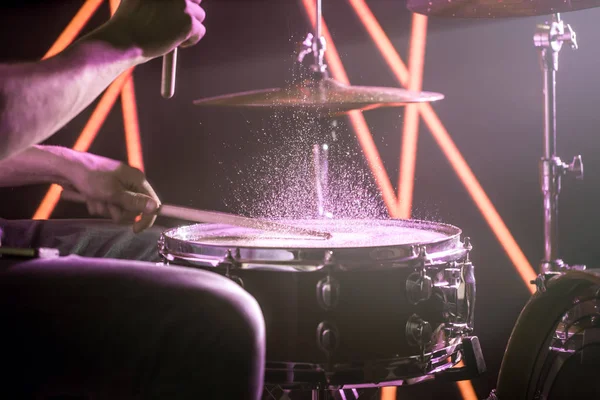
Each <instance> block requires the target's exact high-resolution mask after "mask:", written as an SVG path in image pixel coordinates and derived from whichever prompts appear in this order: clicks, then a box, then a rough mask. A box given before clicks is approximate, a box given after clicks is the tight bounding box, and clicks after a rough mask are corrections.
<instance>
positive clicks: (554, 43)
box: [534, 13, 583, 274]
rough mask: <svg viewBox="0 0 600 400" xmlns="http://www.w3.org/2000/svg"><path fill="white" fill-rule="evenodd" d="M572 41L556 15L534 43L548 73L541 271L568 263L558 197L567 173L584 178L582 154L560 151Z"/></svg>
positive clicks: (574, 45)
mask: <svg viewBox="0 0 600 400" xmlns="http://www.w3.org/2000/svg"><path fill="white" fill-rule="evenodd" d="M563 43H568V44H569V45H570V46H571V47H572V48H577V41H576V37H575V32H573V30H572V29H571V27H570V26H569V25H565V24H564V23H563V21H562V20H561V19H560V14H558V13H557V14H554V15H553V18H552V22H547V23H545V24H540V25H538V26H537V30H536V33H535V35H534V44H535V46H536V47H537V48H538V50H539V51H540V61H541V63H540V64H541V68H542V72H543V74H544V81H543V91H544V154H543V157H542V158H541V160H540V164H539V167H540V168H539V171H540V187H541V191H542V195H543V212H544V258H543V260H542V262H541V265H540V273H541V274H545V273H549V272H556V271H558V270H559V269H561V268H563V267H564V266H565V265H564V262H563V261H562V260H561V259H560V258H559V257H558V196H559V194H560V189H561V178H562V176H563V175H565V174H566V173H567V172H575V173H577V174H578V176H577V177H578V178H579V179H581V178H582V177H583V164H582V163H581V156H577V157H575V159H574V160H573V163H571V164H566V163H564V162H563V161H562V160H561V159H560V158H559V157H558V156H557V154H556V71H557V70H558V53H559V51H560V49H561V47H562V45H563Z"/></svg>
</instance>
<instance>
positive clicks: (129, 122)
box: [109, 0, 144, 171]
mask: <svg viewBox="0 0 600 400" xmlns="http://www.w3.org/2000/svg"><path fill="white" fill-rule="evenodd" d="M120 3H121V0H110V2H109V5H110V13H111V15H112V14H114V13H115V12H116V11H117V8H118V7H119V4H120ZM121 106H122V108H123V125H124V128H125V145H126V146H127V160H128V162H129V165H131V166H132V167H136V168H138V169H140V170H142V171H143V170H144V156H143V153H142V140H141V135H140V125H139V121H138V112H137V104H136V100H135V85H134V83H133V75H132V76H130V77H129V79H128V80H127V82H125V85H124V86H123V90H122V92H121Z"/></svg>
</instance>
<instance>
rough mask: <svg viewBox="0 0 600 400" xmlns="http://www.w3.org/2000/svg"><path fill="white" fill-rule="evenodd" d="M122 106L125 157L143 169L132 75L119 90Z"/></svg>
mask: <svg viewBox="0 0 600 400" xmlns="http://www.w3.org/2000/svg"><path fill="white" fill-rule="evenodd" d="M121 104H122V107H123V123H124V126H125V143H126V145H127V159H128V161H129V165H131V166H132V167H136V168H139V169H140V170H142V171H143V170H144V157H143V153H142V140H141V135H140V125H139V121H138V112H137V104H136V101H135V88H134V84H133V76H130V77H129V79H127V82H125V86H123V91H122V92H121Z"/></svg>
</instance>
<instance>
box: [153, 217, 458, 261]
mask: <svg viewBox="0 0 600 400" xmlns="http://www.w3.org/2000/svg"><path fill="white" fill-rule="evenodd" d="M341 221H347V222H357V223H365V221H374V220H365V219H344V220H341ZM376 221H377V222H378V223H381V224H383V225H393V226H407V227H416V228H419V227H422V228H423V229H426V228H427V229H429V230H432V231H436V232H439V233H442V234H444V235H445V236H443V237H441V238H437V239H435V240H431V241H423V242H414V243H402V244H391V245H390V244H385V245H377V244H374V245H369V246H357V247H318V248H309V247H291V246H290V247H264V246H249V245H248V246H231V245H226V244H214V243H210V244H207V243H201V242H196V241H189V240H185V239H181V238H178V237H176V233H178V232H179V233H181V231H182V229H194V228H195V227H198V226H203V225H206V226H207V227H209V229H210V227H215V228H217V227H225V226H226V225H221V224H192V225H187V226H181V227H175V228H171V229H167V230H165V231H164V232H163V233H162V234H161V237H160V240H159V252H160V253H161V255H162V256H163V257H164V258H166V259H167V260H171V261H173V260H182V261H184V263H186V264H187V263H192V264H193V263H194V261H197V262H199V263H200V264H201V265H205V266H212V267H214V266H216V265H218V264H221V263H222V262H223V261H224V259H225V258H227V257H228V258H230V259H231V257H233V258H234V259H235V260H237V261H239V263H241V264H248V263H250V264H252V263H257V264H261V263H276V264H295V265H297V264H302V265H304V264H310V265H313V264H318V263H322V262H323V260H324V259H326V258H327V257H328V255H329V256H333V257H334V258H335V260H336V261H337V262H339V263H341V264H361V263H365V262H367V263H373V262H375V263H383V264H390V263H400V262H406V261H410V260H414V259H416V258H418V256H419V254H418V253H419V251H418V249H419V248H422V249H425V251H426V253H427V254H428V258H429V259H439V260H443V259H446V258H451V259H457V258H460V257H461V256H462V255H464V253H465V252H466V251H467V250H466V249H465V248H464V247H463V245H462V243H461V242H460V236H461V234H462V230H461V229H460V228H458V227H457V226H454V225H451V224H447V223H441V222H433V221H425V220H418V219H383V220H376ZM253 251H259V252H263V253H264V252H273V253H277V255H276V256H274V258H273V259H271V258H267V259H264V258H257V257H255V256H249V255H248V253H252V252H253Z"/></svg>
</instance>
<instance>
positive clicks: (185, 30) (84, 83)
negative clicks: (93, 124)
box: [0, 0, 205, 159]
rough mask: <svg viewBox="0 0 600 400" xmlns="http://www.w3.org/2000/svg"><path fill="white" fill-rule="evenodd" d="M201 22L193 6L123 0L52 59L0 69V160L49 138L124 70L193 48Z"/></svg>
mask: <svg viewBox="0 0 600 400" xmlns="http://www.w3.org/2000/svg"><path fill="white" fill-rule="evenodd" d="M203 20H204V11H203V9H202V8H201V7H200V0H169V1H165V0H122V1H121V4H120V6H119V9H118V10H117V12H116V13H115V15H114V16H113V17H112V18H111V19H110V20H109V21H108V22H106V23H105V24H104V25H102V26H100V27H99V28H97V29H96V30H94V31H93V32H91V33H89V34H88V35H86V36H84V37H82V38H81V39H79V40H78V41H76V42H75V43H73V44H72V45H71V46H69V47H68V48H67V49H65V50H64V51H63V52H61V53H59V54H58V55H56V56H54V57H51V58H49V59H47V60H44V61H36V62H29V63H18V64H4V65H0V159H4V158H7V157H9V156H11V155H14V154H16V153H18V152H19V151H23V150H25V149H26V148H28V147H30V146H32V145H34V144H37V143H40V142H42V141H43V140H45V139H46V138H48V137H49V136H51V135H52V134H54V133H55V132H56V131H57V130H58V129H60V128H61V127H63V126H64V125H65V124H66V123H68V122H69V121H70V120H71V119H72V118H74V117H75V116H76V115H77V114H78V113H79V112H81V111H82V110H83V109H84V108H85V107H87V106H88V105H89V104H90V103H91V102H92V101H93V100H94V99H95V98H96V97H97V96H98V95H99V94H100V93H101V92H102V91H103V90H104V89H105V88H106V87H107V86H108V85H109V84H110V83H111V82H112V81H113V80H114V79H115V78H117V77H118V76H119V75H120V74H121V73H123V72H125V71H127V70H128V69H129V68H131V67H133V66H135V65H138V64H141V63H144V62H146V61H148V60H150V59H153V58H155V57H158V56H161V55H163V54H165V53H167V52H169V51H170V50H172V49H173V48H175V47H177V46H180V47H186V46H191V45H193V44H195V43H197V42H198V41H199V40H200V39H201V38H202V36H203V35H204V32H205V29H204V26H203V25H202V21H203Z"/></svg>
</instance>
